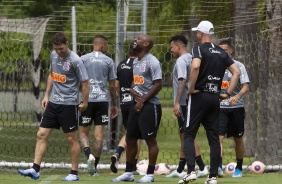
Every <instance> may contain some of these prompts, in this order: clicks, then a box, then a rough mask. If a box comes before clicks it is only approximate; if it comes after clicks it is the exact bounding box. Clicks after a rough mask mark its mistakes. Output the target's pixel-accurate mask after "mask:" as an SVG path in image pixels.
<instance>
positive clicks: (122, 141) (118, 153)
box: [110, 105, 132, 173]
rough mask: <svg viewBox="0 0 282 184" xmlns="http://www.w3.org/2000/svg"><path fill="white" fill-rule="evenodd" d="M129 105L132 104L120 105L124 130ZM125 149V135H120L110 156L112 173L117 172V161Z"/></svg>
mask: <svg viewBox="0 0 282 184" xmlns="http://www.w3.org/2000/svg"><path fill="white" fill-rule="evenodd" d="M131 107H132V106H130V105H127V106H121V107H120V109H121V114H122V123H123V127H124V128H125V130H126V126H127V121H128V115H129V110H130V108H131ZM125 134H126V133H125ZM125 149H126V140H125V135H124V136H122V138H121V139H120V141H119V144H118V146H117V149H116V152H115V154H113V155H112V156H111V165H110V169H111V171H112V172H113V173H117V171H118V162H119V159H120V157H121V154H122V153H123V152H124V150H125Z"/></svg>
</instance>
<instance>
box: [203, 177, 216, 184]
mask: <svg viewBox="0 0 282 184" xmlns="http://www.w3.org/2000/svg"><path fill="white" fill-rule="evenodd" d="M205 184H217V180H216V177H212V178H207V179H206V181H205Z"/></svg>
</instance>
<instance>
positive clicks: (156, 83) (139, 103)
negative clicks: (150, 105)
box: [135, 79, 162, 112]
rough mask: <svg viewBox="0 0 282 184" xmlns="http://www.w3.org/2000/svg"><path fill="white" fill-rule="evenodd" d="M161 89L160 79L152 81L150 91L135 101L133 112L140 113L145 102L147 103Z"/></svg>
mask: <svg viewBox="0 0 282 184" xmlns="http://www.w3.org/2000/svg"><path fill="white" fill-rule="evenodd" d="M161 89H162V79H158V80H154V81H153V86H152V88H151V89H150V91H149V92H148V93H147V94H146V95H144V96H142V97H141V99H140V100H139V101H137V103H136V105H135V110H136V111H137V112H140V111H141V110H142V108H143V105H144V103H145V102H146V101H149V100H150V99H151V98H153V97H154V96H155V95H156V94H158V92H159V91H160V90H161Z"/></svg>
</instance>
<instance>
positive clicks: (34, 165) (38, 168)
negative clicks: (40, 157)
mask: <svg viewBox="0 0 282 184" xmlns="http://www.w3.org/2000/svg"><path fill="white" fill-rule="evenodd" d="M32 168H33V169H34V170H35V171H36V172H39V171H40V165H38V164H36V163H33V166H32Z"/></svg>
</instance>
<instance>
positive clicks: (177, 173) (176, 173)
mask: <svg viewBox="0 0 282 184" xmlns="http://www.w3.org/2000/svg"><path fill="white" fill-rule="evenodd" d="M186 174H187V173H186V172H184V171H182V172H181V173H179V172H177V170H174V171H172V172H171V173H170V174H169V175H166V178H183V177H184V176H185V175H186Z"/></svg>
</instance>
